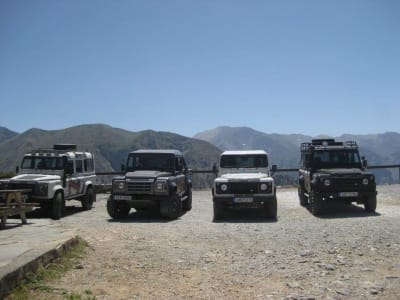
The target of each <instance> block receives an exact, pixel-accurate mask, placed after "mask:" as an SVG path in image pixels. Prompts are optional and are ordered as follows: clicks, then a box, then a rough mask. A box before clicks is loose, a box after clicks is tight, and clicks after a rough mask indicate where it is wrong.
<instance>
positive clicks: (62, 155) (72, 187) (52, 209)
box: [0, 144, 96, 220]
mask: <svg viewBox="0 0 400 300" xmlns="http://www.w3.org/2000/svg"><path fill="white" fill-rule="evenodd" d="M16 171H17V175H16V176H15V177H12V178H10V179H7V180H1V183H0V186H1V189H29V190H31V192H29V193H28V194H27V195H26V202H31V203H32V202H33V203H39V204H40V207H41V208H42V209H44V210H45V211H46V212H47V213H49V214H50V216H51V218H53V219H55V220H58V219H60V218H61V217H62V216H63V214H64V210H65V200H72V199H76V200H80V201H81V203H82V207H83V209H85V210H90V209H91V208H92V205H93V202H94V201H96V200H95V199H96V196H95V193H94V181H95V179H96V174H95V166H94V158H93V154H91V153H89V152H79V151H77V147H76V145H73V144H56V145H54V146H53V148H52V149H37V150H33V151H31V152H29V153H27V154H25V155H24V157H23V159H22V162H21V164H20V165H19V166H18V167H17V168H16Z"/></svg>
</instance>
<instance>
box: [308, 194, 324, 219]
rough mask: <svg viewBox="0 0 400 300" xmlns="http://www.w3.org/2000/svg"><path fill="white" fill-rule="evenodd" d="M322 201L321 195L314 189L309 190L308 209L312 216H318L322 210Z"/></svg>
mask: <svg viewBox="0 0 400 300" xmlns="http://www.w3.org/2000/svg"><path fill="white" fill-rule="evenodd" d="M322 207H323V203H322V200H321V197H320V196H319V195H318V194H316V193H315V192H314V191H311V192H310V210H311V213H312V214H313V215H314V216H318V215H320V214H321V212H322Z"/></svg>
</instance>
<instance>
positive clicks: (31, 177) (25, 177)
mask: <svg viewBox="0 0 400 300" xmlns="http://www.w3.org/2000/svg"><path fill="white" fill-rule="evenodd" d="M60 179H61V176H59V175H45V174H21V175H17V176H14V177H13V178H11V181H47V180H60Z"/></svg>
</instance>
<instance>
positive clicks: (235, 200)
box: [212, 150, 277, 221]
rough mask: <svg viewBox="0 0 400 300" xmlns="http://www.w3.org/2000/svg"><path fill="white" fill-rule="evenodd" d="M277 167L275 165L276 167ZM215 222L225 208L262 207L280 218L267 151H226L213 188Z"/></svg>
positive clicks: (271, 215) (273, 216)
mask: <svg viewBox="0 0 400 300" xmlns="http://www.w3.org/2000/svg"><path fill="white" fill-rule="evenodd" d="M274 168H276V166H273V169H274ZM212 195H213V203H214V221H216V220H219V219H221V218H222V217H223V216H224V214H225V210H227V209H240V208H261V209H263V210H264V211H265V216H266V217H267V218H276V215H277V199H276V186H275V182H274V179H273V178H272V177H271V174H270V171H269V168H268V154H267V153H266V152H265V151H263V150H246V151H225V152H223V153H222V154H221V157H220V162H219V170H218V176H217V178H216V179H215V180H214V185H213V188H212Z"/></svg>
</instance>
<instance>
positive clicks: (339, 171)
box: [316, 168, 362, 175]
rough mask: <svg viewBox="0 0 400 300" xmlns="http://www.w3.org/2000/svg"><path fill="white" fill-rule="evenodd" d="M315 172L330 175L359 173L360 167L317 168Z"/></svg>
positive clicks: (360, 172)
mask: <svg viewBox="0 0 400 300" xmlns="http://www.w3.org/2000/svg"><path fill="white" fill-rule="evenodd" d="M316 172H317V173H323V174H330V175H361V174H362V171H361V170H360V169H355V168H354V169H319V170H317V171H316Z"/></svg>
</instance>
